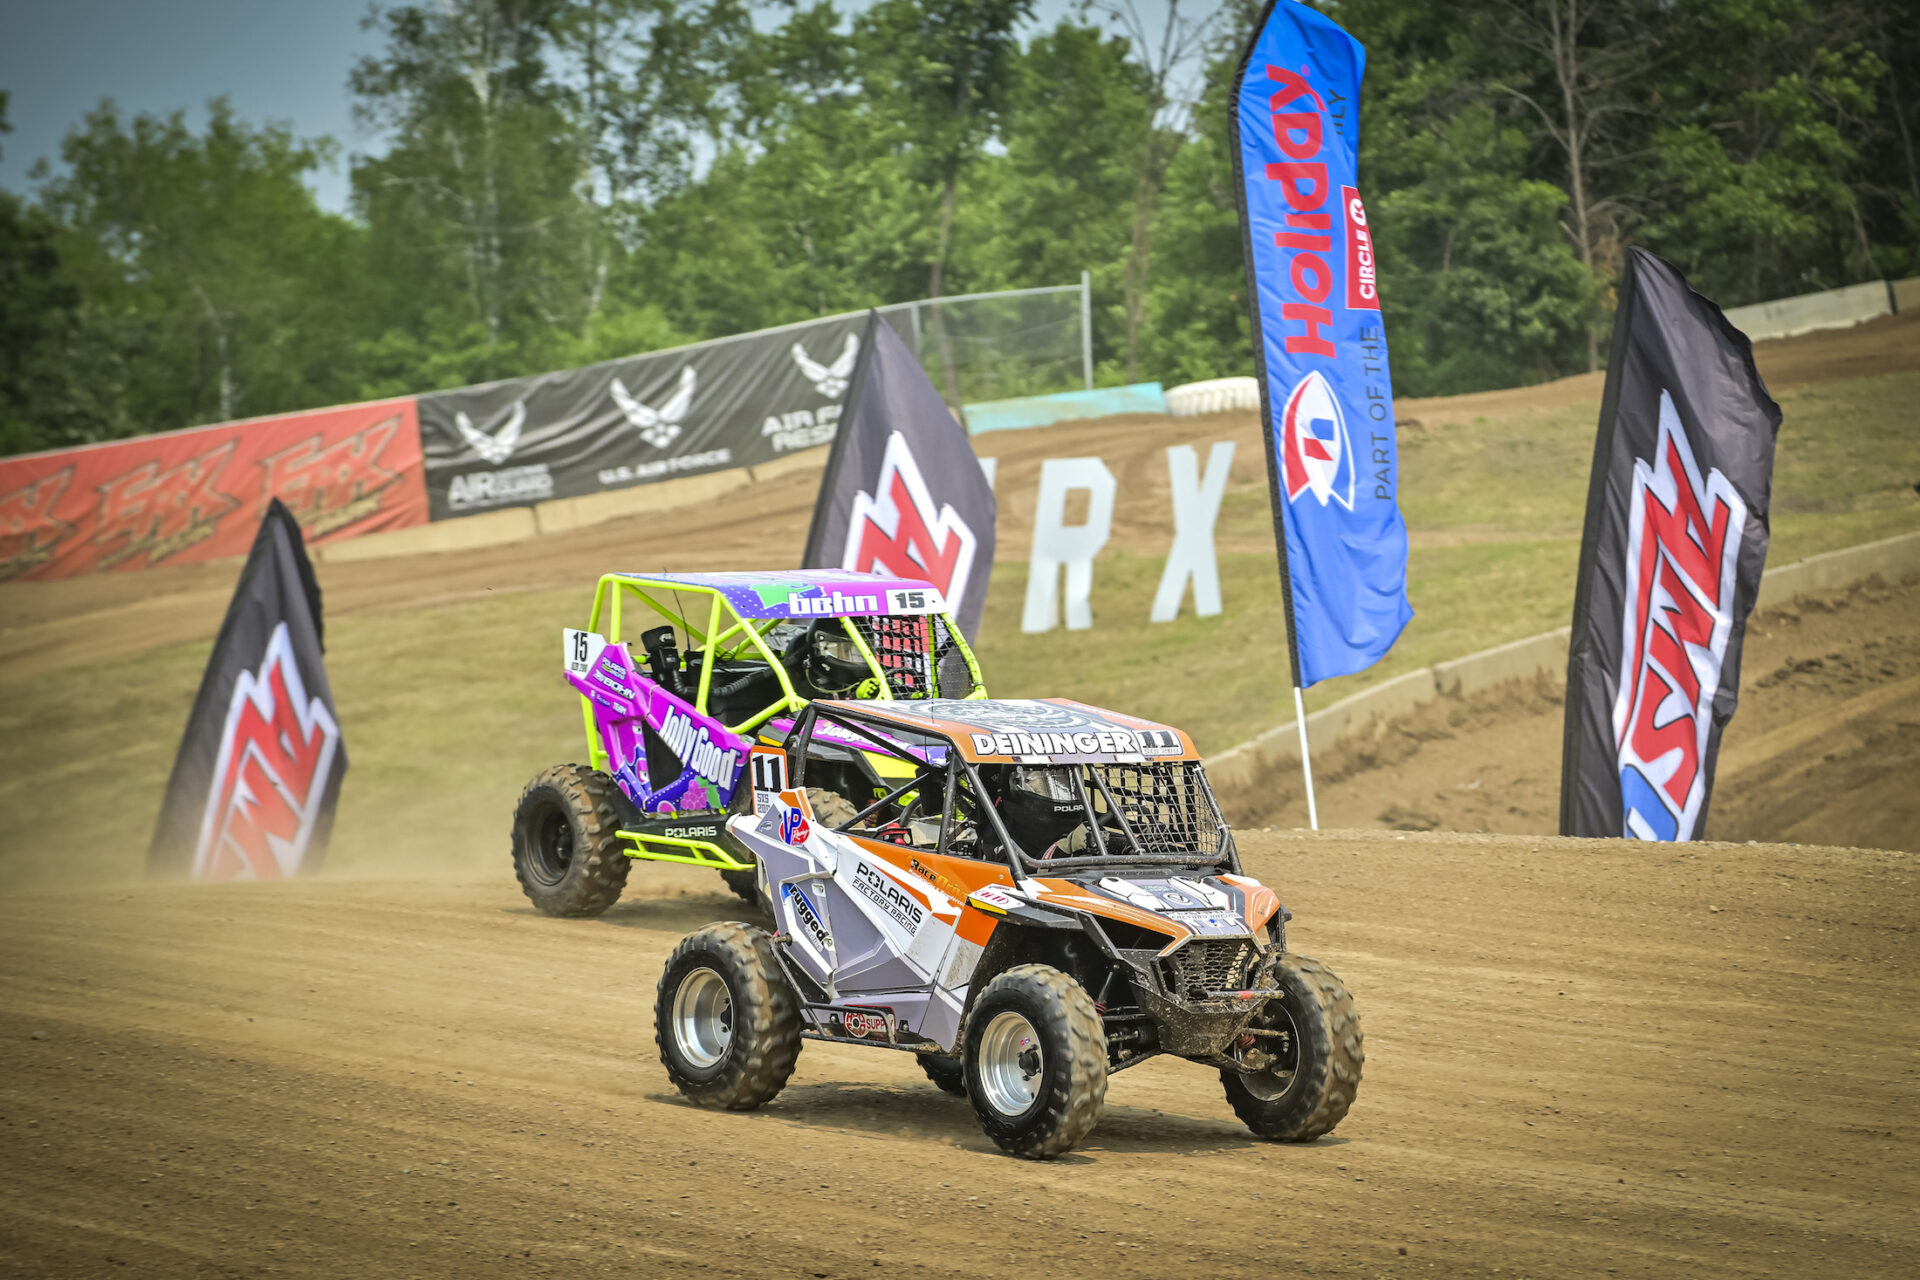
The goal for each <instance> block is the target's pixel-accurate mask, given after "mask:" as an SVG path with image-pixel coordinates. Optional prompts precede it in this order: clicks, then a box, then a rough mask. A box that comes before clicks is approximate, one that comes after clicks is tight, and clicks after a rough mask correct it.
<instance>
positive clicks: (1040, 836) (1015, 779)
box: [1000, 764, 1087, 858]
mask: <svg viewBox="0 0 1920 1280" xmlns="http://www.w3.org/2000/svg"><path fill="white" fill-rule="evenodd" d="M1072 775H1073V768H1072V766H1061V765H1028V764H1018V765H1010V766H1008V767H1007V770H1006V777H1005V780H1004V782H1003V785H1002V789H1001V801H1000V820H1001V821H1002V822H1003V823H1005V824H1006V827H1007V834H1008V835H1010V836H1012V837H1013V838H1014V841H1015V842H1016V843H1017V844H1019V846H1020V847H1021V848H1022V849H1023V850H1025V851H1026V852H1027V853H1028V854H1029V855H1030V856H1032V857H1036V858H1037V857H1041V856H1043V855H1044V854H1045V853H1046V852H1047V850H1049V849H1051V848H1052V847H1053V846H1054V845H1055V844H1056V843H1058V842H1059V841H1060V840H1062V839H1064V838H1065V837H1066V836H1068V835H1070V834H1071V833H1072V832H1073V830H1074V829H1075V828H1076V827H1079V826H1082V825H1084V824H1085V822H1086V820H1087V814H1086V809H1085V807H1084V806H1083V805H1082V803H1081V802H1080V800H1078V799H1077V798H1076V797H1075V796H1074V789H1073V776H1072Z"/></svg>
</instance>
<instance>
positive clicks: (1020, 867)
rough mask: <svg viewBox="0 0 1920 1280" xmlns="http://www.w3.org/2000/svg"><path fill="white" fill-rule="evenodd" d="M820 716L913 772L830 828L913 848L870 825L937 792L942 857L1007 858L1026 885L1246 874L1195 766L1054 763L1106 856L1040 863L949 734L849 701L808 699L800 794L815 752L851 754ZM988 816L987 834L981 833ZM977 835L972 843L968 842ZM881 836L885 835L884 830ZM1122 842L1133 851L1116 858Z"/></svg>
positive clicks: (798, 762) (792, 761) (801, 737)
mask: <svg viewBox="0 0 1920 1280" xmlns="http://www.w3.org/2000/svg"><path fill="white" fill-rule="evenodd" d="M822 720H824V721H826V722H827V723H829V724H831V725H834V726H835V727H837V728H839V729H841V730H843V731H845V732H847V733H850V734H854V735H857V736H858V737H860V738H862V739H864V740H865V742H864V744H863V745H862V746H860V748H859V750H861V751H863V752H867V753H869V754H873V753H883V754H886V755H889V756H892V757H895V758H896V759H898V760H900V761H903V762H904V763H906V764H908V765H910V766H912V768H913V773H912V776H910V777H909V778H907V780H906V781H905V782H903V783H902V784H901V785H899V786H898V787H895V788H894V789H893V790H892V791H890V792H888V793H886V794H885V795H882V796H880V797H879V798H878V799H876V800H874V801H873V802H872V803H871V804H869V805H867V806H866V807H865V808H863V809H861V810H860V811H859V812H858V813H856V814H854V816H853V817H852V818H850V819H848V820H847V821H845V822H843V823H841V824H840V825H839V826H836V827H832V828H830V830H833V831H838V832H842V833H846V834H853V835H864V836H866V837H868V838H880V839H894V838H895V837H899V836H904V837H906V840H905V841H897V840H896V842H905V843H911V840H912V837H913V832H912V830H911V828H910V827H909V826H907V825H906V824H904V823H897V822H896V823H893V824H889V825H887V826H885V827H880V826H879V824H874V823H872V822H871V820H872V819H874V818H875V817H876V816H878V815H879V814H881V813H882V812H883V811H884V810H885V809H886V808H887V807H888V806H889V805H893V806H896V807H897V808H898V809H899V811H901V812H903V813H904V812H905V811H907V810H908V809H909V808H911V807H914V806H915V805H916V804H917V803H918V802H919V800H920V799H921V796H922V792H924V791H925V790H926V789H928V788H929V787H930V786H931V787H935V788H937V789H938V791H939V794H940V796H941V804H940V832H939V836H938V839H937V841H936V842H935V843H934V844H933V845H932V846H931V851H932V852H934V853H938V854H943V855H947V854H950V855H953V856H955V857H962V858H977V859H983V860H986V861H994V862H1005V863H1007V864H1008V865H1010V866H1011V867H1012V868H1013V869H1014V870H1015V872H1016V873H1018V874H1019V875H1020V876H1022V877H1023V878H1028V879H1031V878H1033V877H1035V876H1040V875H1052V874H1055V873H1057V872H1062V871H1081V870H1103V869H1112V870H1120V869H1137V868H1139V867H1140V866H1141V865H1142V864H1148V865H1153V866H1184V867H1211V868H1216V869H1219V870H1224V871H1227V872H1229V873H1231V874H1235V875H1238V874H1239V873H1240V855H1239V851H1238V850H1237V849H1236V848H1235V847H1234V842H1233V834H1232V831H1231V830H1230V829H1229V828H1228V826H1227V823H1226V820H1225V819H1224V818H1222V817H1221V816H1220V807H1219V805H1218V804H1217V803H1216V802H1215V800H1214V797H1213V789H1212V788H1211V787H1209V786H1208V785H1207V779H1206V773H1205V771H1204V770H1203V769H1202V768H1201V766H1200V763H1199V761H1197V760H1182V761H1169V762H1165V763H1160V764H1155V763H1153V762H1152V761H1146V762H1143V763H1139V764H1134V763H1105V762H1092V763H1080V764H1071V765H1056V766H1051V767H1054V768H1065V769H1071V770H1072V774H1071V778H1072V785H1073V788H1074V796H1075V799H1076V800H1077V801H1078V802H1079V803H1080V805H1081V806H1082V808H1083V810H1084V811H1085V813H1086V814H1087V823H1086V825H1087V826H1088V827H1089V828H1090V831H1091V837H1092V839H1093V841H1094V846H1095V848H1097V849H1098V850H1099V852H1098V853H1095V854H1091V855H1088V854H1079V855H1070V856H1055V857H1052V858H1042V857H1036V856H1034V854H1032V853H1029V852H1028V851H1027V850H1025V849H1023V848H1021V847H1020V845H1019V844H1018V843H1017V842H1016V841H1015V840H1014V839H1013V837H1012V835H1011V834H1009V833H1008V831H1007V828H1006V824H1005V823H1004V822H1002V821H1001V817H1000V813H999V811H998V810H997V809H996V808H995V807H994V805H993V804H992V803H989V802H988V801H987V796H988V792H987V789H986V787H985V785H984V784H983V782H982V779H981V775H980V772H979V769H980V766H978V765H976V764H974V763H973V762H972V761H969V760H968V759H966V757H965V755H964V754H963V753H962V752H961V751H960V750H959V748H958V747H957V745H956V744H955V742H954V740H953V739H952V738H951V737H950V736H948V735H947V734H945V733H942V732H941V731H940V730H938V729H935V728H932V727H930V726H925V725H908V724H902V723H900V722H899V721H896V720H892V719H889V718H887V717H885V716H884V715H868V714H866V713H863V712H860V711H857V710H854V709H852V708H849V707H847V706H845V705H840V706H832V707H829V706H825V705H823V704H821V703H817V702H816V703H809V704H808V706H807V709H806V710H805V711H804V712H802V713H801V715H800V718H799V719H798V720H796V721H795V722H794V726H793V731H792V732H791V733H790V734H789V735H788V736H787V761H788V766H787V767H788V772H789V774H790V776H791V778H792V786H793V787H794V789H795V790H799V789H802V788H804V787H805V786H806V771H807V761H808V758H809V757H810V756H814V755H816V753H817V754H818V756H819V757H820V758H821V759H822V760H831V759H837V758H839V756H840V755H841V754H842V753H844V752H846V751H847V750H848V748H846V747H843V746H840V745H838V744H831V743H823V744H821V745H819V746H816V745H815V744H814V741H813V733H814V727H815V726H816V725H817V724H818V723H819V722H820V721H822ZM915 740H917V741H915ZM908 743H911V744H912V745H913V746H914V747H915V748H916V749H917V750H920V751H923V752H924V753H925V755H924V758H922V757H920V756H916V755H913V754H912V753H911V752H909V751H908V750H907V747H906V744H908ZM987 767H989V768H996V769H1000V768H1008V769H1010V768H1014V767H1016V766H1014V765H1011V764H1006V765H1002V764H993V765H989V766H987ZM962 805H964V806H967V807H969V808H971V809H972V810H973V816H972V817H971V819H969V818H968V817H966V816H963V815H962V814H961V812H960V806H962ZM1129 806H1132V807H1131V809H1130V808H1129ZM981 815H984V819H985V823H986V830H981ZM1109 822H1111V823H1112V825H1111V826H1109V825H1108V823H1109ZM862 823H868V824H869V829H868V830H864V831H863V830H858V829H857V828H858V827H859V826H860V824H862ZM875 828H877V829H875ZM969 830H971V834H972V835H973V839H972V840H971V841H965V840H963V837H964V836H966V835H967V834H969ZM882 831H885V832H886V833H887V834H880V833H881V832H882ZM1116 845H1119V847H1120V848H1122V849H1123V850H1124V849H1129V848H1130V849H1131V850H1132V851H1131V852H1115V851H1114V849H1115V846H1116ZM1183 846H1184V847H1183ZM912 847H916V848H919V847H925V846H921V845H913V846H912Z"/></svg>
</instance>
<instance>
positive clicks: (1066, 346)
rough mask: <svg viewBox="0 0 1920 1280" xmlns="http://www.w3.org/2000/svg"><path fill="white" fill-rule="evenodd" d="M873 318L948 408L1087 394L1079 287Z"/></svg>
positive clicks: (1088, 337) (901, 306)
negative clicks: (897, 340) (902, 345)
mask: <svg viewBox="0 0 1920 1280" xmlns="http://www.w3.org/2000/svg"><path fill="white" fill-rule="evenodd" d="M879 311H880V314H881V315H882V316H884V317H886V320H887V322H888V323H889V324H891V325H892V326H893V328H894V331H895V332H896V333H898V334H899V335H900V336H901V337H902V338H903V339H905V340H906V342H907V345H908V346H909V347H911V348H912V349H913V350H914V352H915V353H916V354H917V355H918V356H919V357H920V363H921V365H922V366H923V367H924V368H925V369H926V371H927V377H929V378H930V379H932V380H933V385H934V386H936V387H938V388H939V389H940V394H941V396H942V397H944V398H945V399H946V401H947V403H948V404H953V405H968V404H980V403H984V402H986V401H989V400H1010V399H1013V398H1014V397H1016V396H1041V395H1051V394H1053V393H1054V392H1058V391H1079V390H1082V389H1085V390H1092V389H1093V330H1092V324H1091V320H1092V299H1091V296H1090V286H1089V281H1088V277H1087V275H1086V273H1084V272H1083V273H1081V276H1080V283H1079V284H1073V285H1058V286H1054V287H1051V288H1044V289H1007V290H1002V291H1000V292H997V293H967V294H957V295H955V296H953V297H950V298H939V299H934V300H930V301H919V302H899V303H894V304H893V305H891V306H885V307H881V308H879Z"/></svg>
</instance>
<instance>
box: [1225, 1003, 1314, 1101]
mask: <svg viewBox="0 0 1920 1280" xmlns="http://www.w3.org/2000/svg"><path fill="white" fill-rule="evenodd" d="M1274 1015H1278V1016H1274ZM1262 1021H1263V1022H1264V1024H1265V1025H1266V1028H1267V1029H1268V1030H1271V1031H1285V1032H1286V1033H1287V1036H1288V1040H1287V1046H1288V1051H1287V1052H1286V1053H1285V1054H1283V1055H1282V1062H1281V1064H1280V1065H1278V1066H1273V1067H1268V1068H1267V1069H1266V1070H1265V1071H1249V1072H1246V1073H1244V1074H1242V1075H1241V1077H1240V1082H1241V1083H1242V1084H1244V1085H1245V1086H1246V1088H1247V1092H1248V1093H1250V1094H1252V1095H1253V1096H1254V1097H1256V1098H1258V1099H1260V1101H1262V1102H1278V1101H1279V1100H1280V1099H1282V1098H1284V1097H1286V1096H1287V1092H1288V1091H1289V1090H1290V1089H1292V1088H1293V1082H1294V1079H1295V1078H1296V1077H1297V1076H1298V1075H1299V1072H1300V1027H1299V1024H1298V1023H1296V1022H1295V1021H1294V1017H1293V1014H1292V1013H1290V1012H1288V1010H1287V1007H1286V1006H1285V1005H1283V1004H1281V1003H1280V1002H1279V1001H1278V1000H1276V1001H1274V1002H1273V1006H1272V1012H1271V1013H1270V1014H1269V1015H1268V1016H1267V1017H1265V1018H1264V1019H1262ZM1260 1043H1261V1044H1263V1045H1272V1044H1273V1043H1274V1041H1272V1040H1264V1039H1263V1040H1262V1041H1261V1042H1260Z"/></svg>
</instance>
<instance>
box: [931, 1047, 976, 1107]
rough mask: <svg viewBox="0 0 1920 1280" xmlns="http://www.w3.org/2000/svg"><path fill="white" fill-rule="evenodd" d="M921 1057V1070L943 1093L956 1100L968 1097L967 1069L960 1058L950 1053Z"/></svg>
mask: <svg viewBox="0 0 1920 1280" xmlns="http://www.w3.org/2000/svg"><path fill="white" fill-rule="evenodd" d="M919 1057H920V1069H921V1070H922V1071H924V1072H926V1073H927V1079H929V1080H931V1081H933V1083H934V1085H935V1086H936V1087H938V1088H939V1090H940V1091H941V1092H942V1093H950V1094H952V1095H953V1096H954V1097H956V1098H964V1097H966V1096H967V1069H966V1066H965V1065H964V1064H963V1063H962V1062H961V1061H960V1059H959V1058H957V1057H955V1056H954V1055H953V1054H950V1053H923V1054H921V1055H919Z"/></svg>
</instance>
